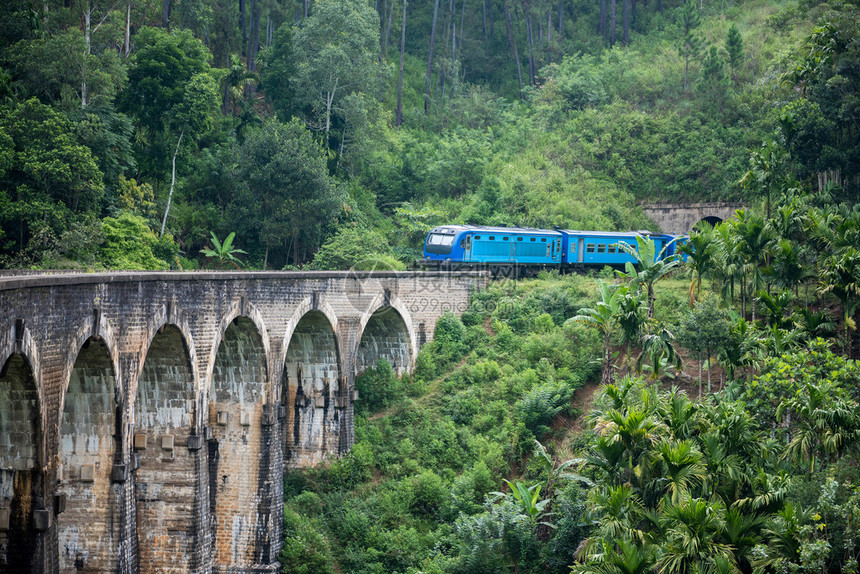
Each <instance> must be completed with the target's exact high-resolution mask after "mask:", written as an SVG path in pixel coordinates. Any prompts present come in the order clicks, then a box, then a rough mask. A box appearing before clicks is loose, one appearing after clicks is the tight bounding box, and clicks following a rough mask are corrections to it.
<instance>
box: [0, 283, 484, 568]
mask: <svg viewBox="0 0 860 574" xmlns="http://www.w3.org/2000/svg"><path fill="white" fill-rule="evenodd" d="M484 281H485V279H484V277H482V276H481V275H478V274H472V273H454V274H449V273H432V272H430V273H409V272H374V273H353V272H342V273H341V272H333V273H332V272H326V273H316V272H297V273H280V272H257V273H255V272H236V273H119V274H60V275H32V276H16V277H0V366H2V369H0V573H3V572H9V573H12V572H14V573H19V572H21V573H23V572H38V573H41V572H47V573H58V572H62V573H65V572H93V573H115V572H120V573H126V572H128V573H131V572H172V573H173V572H175V573H185V572H201V573H217V572H225V573H226V572H230V573H244V572H249V573H250V572H274V571H277V570H278V569H279V566H278V563H277V557H278V553H279V551H280V540H281V534H282V533H281V528H282V515H283V509H282V492H283V476H284V473H285V472H288V471H289V469H291V468H301V467H306V466H310V465H314V464H317V463H319V462H322V461H324V460H326V459H329V458H333V457H336V456H338V455H339V454H342V453H344V452H346V451H347V450H349V448H350V446H351V445H352V442H353V439H354V434H353V403H354V401H355V400H360V397H358V396H357V395H356V393H355V391H354V381H355V376H356V375H357V374H359V373H361V372H362V371H363V370H364V369H366V368H368V367H369V366H371V365H373V364H374V363H375V362H376V361H378V360H379V359H381V358H385V359H387V360H388V361H390V362H391V363H392V365H393V366H394V368H395V369H396V370H397V371H398V372H400V373H403V372H406V371H409V370H410V369H411V368H412V365H413V363H414V361H415V357H416V355H417V352H418V348H419V347H420V346H421V345H422V344H423V343H424V342H425V341H426V340H428V339H429V338H430V337H431V336H432V334H433V330H434V327H435V325H436V321H437V320H438V318H439V317H440V316H441V315H442V314H443V313H444V312H445V311H452V312H455V313H462V311H464V310H465V309H466V306H467V305H468V300H469V295H470V293H471V292H472V291H473V290H475V289H478V288H481V287H482V286H483V285H484Z"/></svg>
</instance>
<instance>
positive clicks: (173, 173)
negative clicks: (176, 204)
mask: <svg viewBox="0 0 860 574" xmlns="http://www.w3.org/2000/svg"><path fill="white" fill-rule="evenodd" d="M183 135H185V132H184V131H181V132H179V139H178V140H177V141H176V150H174V152H173V169H172V170H171V173H170V193H168V194H167V207H166V208H165V209H164V219H162V220H161V235H164V226H165V225H167V214H168V213H170V202H171V201H173V186H174V185H175V184H176V156H177V155H179V145H180V144H181V143H182V136H183Z"/></svg>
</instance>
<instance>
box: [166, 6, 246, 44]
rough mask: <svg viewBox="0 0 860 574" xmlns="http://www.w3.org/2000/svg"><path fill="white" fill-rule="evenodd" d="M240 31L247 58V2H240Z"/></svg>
mask: <svg viewBox="0 0 860 574" xmlns="http://www.w3.org/2000/svg"><path fill="white" fill-rule="evenodd" d="M165 1H166V0H165ZM239 29H240V30H242V55H243V56H245V57H247V56H248V51H247V50H248V29H247V26H246V25H245V0H239Z"/></svg>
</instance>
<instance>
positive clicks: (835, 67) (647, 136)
mask: <svg viewBox="0 0 860 574" xmlns="http://www.w3.org/2000/svg"><path fill="white" fill-rule="evenodd" d="M240 7H242V8H243V9H244V16H243V17H241V18H240V10H239V8H240ZM602 9H605V18H602V17H601V10H602ZM165 10H166V11H165ZM613 10H614V13H615V19H614V21H615V28H614V35H613V28H612V22H613V18H612V13H613ZM434 13H435V14H436V25H435V30H436V32H435V36H434V37H433V42H432V47H433V51H432V52H433V58H432V61H430V62H429V66H428V59H429V55H430V51H431V50H430V48H431V35H432V31H433V30H434V25H433V22H434ZM625 14H628V16H627V20H626V25H625V16H624V15H625ZM0 17H2V25H0V68H2V73H0V106H2V107H0V111H2V116H0V138H2V141H3V145H2V149H3V156H2V158H0V159H2V161H0V206H2V208H0V230H2V235H0V242H2V243H0V258H2V259H0V261H2V263H0V264H2V265H3V266H4V267H28V268H57V267H60V268H62V267H78V268H90V269H92V268H137V269H146V268H182V269H193V268H197V267H200V266H205V267H209V268H217V267H223V266H227V267H231V266H232V264H231V263H230V261H231V260H230V259H229V258H227V257H226V255H225V254H223V253H222V254H220V255H219V256H214V257H212V256H209V257H207V256H206V255H204V254H203V253H201V249H203V248H209V249H212V248H214V247H216V246H215V245H214V244H212V235H211V234H212V233H214V234H215V237H216V238H217V239H218V241H219V247H218V248H219V249H220V248H221V247H220V241H221V240H223V239H225V238H226V236H227V235H228V234H229V233H231V232H235V233H236V236H235V239H234V242H233V243H232V245H231V246H230V247H232V248H233V249H241V250H242V251H245V252H247V253H244V254H240V255H242V256H241V257H239V258H238V259H240V260H241V261H242V264H243V265H244V266H247V267H251V268H267V269H281V268H284V267H296V266H304V267H314V268H345V267H350V266H352V265H354V264H356V263H357V262H358V261H361V260H362V259H365V258H367V257H368V256H371V258H374V259H376V260H381V261H384V262H385V265H388V266H391V267H395V268H396V267H402V266H404V265H406V264H408V263H410V262H411V261H413V260H414V259H415V258H416V256H417V253H418V247H419V246H420V241H421V238H422V236H423V234H424V232H425V231H426V229H427V228H428V226H431V225H433V224H436V223H439V222H458V221H459V222H471V223H484V224H511V225H536V226H553V225H560V226H564V227H570V228H594V229H624V230H627V229H639V228H643V227H648V226H649V222H648V221H647V220H646V219H645V218H644V217H643V215H642V214H641V212H640V211H639V210H638V209H637V208H636V205H637V203H640V202H651V201H660V200H670V201H684V200H741V201H744V202H747V203H749V204H750V205H751V206H754V207H758V206H759V205H760V204H761V202H762V200H763V198H765V197H767V196H768V195H771V196H773V199H774V200H776V199H778V198H779V196H781V195H782V194H784V192H785V190H786V189H797V190H800V191H802V192H820V191H822V190H826V191H827V192H828V193H830V194H831V197H832V198H833V200H834V201H837V202H838V201H841V200H845V199H848V200H852V201H853V199H854V198H856V195H857V191H858V172H857V170H858V167H857V166H858V148H857V137H858V136H857V134H858V131H857V121H858V113H860V112H858V107H857V103H856V102H857V87H858V72H857V66H856V65H855V64H856V62H857V60H858V52H857V37H858V34H857V20H858V18H857V6H856V5H855V4H852V3H842V2H807V1H804V2H765V1H757V0H751V1H748V2H739V3H737V4H734V3H732V2H728V3H727V2H725V1H723V2H721V3H716V2H713V3H703V4H702V5H701V6H695V5H693V4H690V5H686V6H685V5H682V4H680V3H676V2H670V1H667V2H662V1H658V2H648V3H644V2H640V3H637V2H634V1H631V0H627V2H618V1H617V0H616V1H615V2H611V1H607V0H604V2H603V3H602V5H601V4H600V3H597V2H594V3H592V2H584V1H582V0H577V1H575V2H572V3H566V2H561V3H559V4H558V5H554V4H552V3H550V2H546V1H544V2H524V3H519V2H514V3H511V2H504V3H503V2H499V1H498V0H482V2H481V3H469V2H465V1H464V2H462V3H460V2H448V3H444V2H435V3H431V2H429V1H428V2H423V3H407V4H406V14H405V19H404V18H403V6H402V5H401V4H399V3H396V4H395V3H393V2H390V1H389V0H380V1H378V2H377V3H376V4H375V5H373V6H370V5H368V4H367V3H366V2H363V1H358V0H324V1H320V2H317V3H304V4H290V3H284V2H280V1H276V0H254V1H253V2H252V1H251V0H247V1H245V0H243V1H242V2H240V3H239V2H216V3H210V2H205V1H202V0H188V1H187V2H186V1H185V0H182V1H180V0H173V1H170V0H168V1H166V2H162V3H160V4H159V3H153V2H140V3H137V2H135V3H132V4H131V5H130V7H129V8H128V10H126V7H125V6H122V7H120V6H119V5H113V4H110V3H101V2H93V1H87V2H63V3H60V2H53V1H52V2H43V3H39V4H38V6H37V5H36V4H35V3H33V2H32V1H31V0H12V1H10V2H6V3H4V5H3V7H2V8H0ZM404 21H405V26H406V27H405V34H404V35H403V36H402V37H403V39H404V44H403V46H404V51H403V62H404V66H403V70H404V72H403V88H402V114H401V117H402V122H398V119H397V118H398V114H397V101H398V84H399V81H398V80H399V63H400V39H401V30H402V28H403V22H404ZM515 51H516V54H517V56H518V58H516V59H515V58H514V57H513V54H514V52H515ZM428 69H429V76H428V75H427V74H428ZM518 69H519V72H518ZM520 84H522V87H520ZM748 172H749V173H750V175H749V177H747V178H746V179H744V176H745V175H746V174H747V173H748ZM742 181H743V183H741V182H742ZM323 245H325V246H327V248H326V249H324V250H323V252H321V253H320V257H315V256H316V253H317V251H318V250H319V248H320V247H321V246H323Z"/></svg>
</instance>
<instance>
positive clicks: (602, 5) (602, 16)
mask: <svg viewBox="0 0 860 574" xmlns="http://www.w3.org/2000/svg"><path fill="white" fill-rule="evenodd" d="M597 31H598V32H600V35H601V36H603V40H604V41H605V40H606V35H607V34H606V31H607V30H606V0H600V22H599V24H598V26H597Z"/></svg>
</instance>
